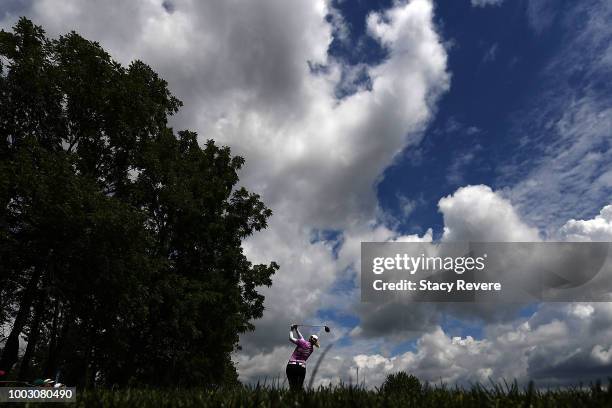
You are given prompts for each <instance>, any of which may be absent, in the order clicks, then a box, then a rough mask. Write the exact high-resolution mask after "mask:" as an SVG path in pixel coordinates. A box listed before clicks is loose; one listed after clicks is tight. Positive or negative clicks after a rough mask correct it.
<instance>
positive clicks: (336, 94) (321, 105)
mask: <svg viewBox="0 0 612 408" xmlns="http://www.w3.org/2000/svg"><path fill="white" fill-rule="evenodd" d="M21 15H25V16H28V17H30V18H31V19H33V20H34V22H35V23H37V24H41V25H42V26H43V27H44V28H45V30H46V31H47V33H48V34H49V35H50V36H53V37H55V36H58V35H60V34H62V33H66V32H68V31H70V30H76V31H77V32H79V33H80V34H82V35H83V36H85V37H86V38H88V39H91V40H95V41H99V42H100V44H101V45H102V46H103V47H104V48H105V49H106V50H108V51H109V52H110V54H111V55H112V56H113V58H115V59H117V61H119V62H120V63H122V64H129V63H130V61H132V60H134V59H142V60H143V61H145V62H146V63H148V64H150V65H151V67H152V68H153V69H154V70H156V71H157V72H159V73H160V75H161V76H162V77H163V78H165V79H166V80H167V81H168V84H169V87H170V89H171V90H172V92H173V93H174V94H175V95H176V96H178V97H179V98H180V99H181V100H182V101H183V102H184V107H183V108H182V110H181V111H180V112H179V114H178V115H176V116H175V117H173V118H172V119H171V121H170V123H171V125H172V126H173V127H174V128H175V129H185V128H187V129H192V130H194V131H197V132H198V134H199V136H200V140H202V141H204V140H206V139H208V138H213V139H215V140H216V141H217V142H218V143H220V144H225V145H228V146H230V147H231V148H232V152H234V153H235V154H240V155H243V156H244V157H245V159H246V167H245V168H244V170H243V173H242V174H241V175H240V177H241V181H242V183H244V185H245V186H246V187H247V188H249V189H250V190H253V191H256V192H258V193H259V194H261V196H262V198H263V200H264V201H265V202H266V204H267V205H268V206H269V207H270V208H272V210H273V211H274V216H273V217H272V218H271V220H270V225H269V227H268V229H267V230H266V231H262V232H260V233H258V234H256V235H254V236H253V237H252V238H250V239H249V240H247V241H245V243H244V245H243V247H244V251H245V253H246V254H247V256H248V257H249V259H251V260H252V261H253V262H257V263H259V262H261V263H267V262H270V261H271V260H275V261H277V262H278V263H279V264H280V265H281V269H280V270H279V272H278V273H277V274H276V275H275V276H274V279H273V285H272V287H271V288H263V289H262V293H263V294H264V295H265V296H266V303H265V306H266V310H265V312H264V317H263V318H262V319H260V320H258V321H256V322H255V325H256V330H255V331H254V332H253V333H249V334H246V335H244V336H242V337H241V346H242V351H240V352H239V353H237V354H236V356H235V362H236V364H237V367H238V371H239V374H240V377H241V379H242V380H244V381H247V382H248V381H257V380H258V379H261V378H265V377H272V376H276V375H278V373H279V372H280V371H282V370H283V367H284V364H285V363H286V359H287V358H288V356H289V355H290V352H291V348H290V344H289V343H288V341H287V329H288V326H289V324H291V323H293V322H298V321H302V322H311V323H315V322H317V321H319V320H325V322H327V323H328V324H330V325H332V326H333V328H334V330H333V331H332V334H331V335H329V336H328V337H324V338H323V339H322V341H323V342H324V344H325V343H327V344H329V343H334V344H335V346H334V349H332V351H331V352H330V353H329V354H328V355H327V357H326V360H325V361H324V362H323V364H322V365H321V369H320V371H319V378H318V379H317V383H318V384H326V383H329V382H337V381H343V380H344V381H346V380H348V377H347V375H348V374H347V373H349V372H351V370H354V369H355V367H357V366H359V367H360V368H361V369H363V370H366V371H367V372H368V379H369V385H372V386H374V385H377V384H379V383H380V382H381V381H382V379H384V376H385V375H386V374H388V373H389V372H393V371H398V370H406V371H410V372H411V373H414V374H416V375H418V376H419V377H420V378H422V379H424V380H432V381H439V380H443V381H446V382H449V383H466V382H476V381H485V382H487V381H488V379H493V380H501V379H503V378H509V379H513V378H516V379H518V380H519V381H528V380H529V379H532V378H534V379H536V380H537V381H538V382H539V383H540V384H548V385H550V384H553V385H554V384H568V383H574V382H576V381H577V380H579V379H582V380H589V379H591V378H593V375H595V374H594V373H598V372H601V370H603V369H612V343H611V342H610V339H611V338H612V331H611V330H612V329H610V327H612V303H599V304H577V303H576V304H541V305H520V306H516V307H513V306H509V307H507V308H489V309H484V308H478V307H472V308H470V307H461V308H460V307H455V306H451V305H444V304H432V305H425V304H419V305H410V306H409V307H407V306H406V305H398V304H393V303H389V304H385V305H382V306H378V307H374V306H371V305H367V304H362V303H361V302H360V297H359V244H360V242H362V241H393V240H407V239H410V240H424V241H428V240H429V241H430V240H432V239H433V240H466V241H469V240H472V241H475V240H483V241H533V240H600V241H602V240H603V241H611V240H612V206H610V204H612V165H610V163H612V149H611V148H610V141H611V139H612V137H611V129H612V80H611V79H612V45H611V44H612V28H610V24H609V22H610V21H611V20H612V4H611V3H610V2H609V1H605V0H600V1H596V0H585V1H580V2H575V1H564V0H448V1H434V0H409V1H408V0H407V1H399V0H398V1H365V0H353V1H351V0H318V1H313V0H293V1H291V2H287V1H286V0H259V1H257V2H251V1H227V2H218V1H214V0H211V1H198V2H193V1H188V0H165V1H162V0H151V1H145V0H142V1H131V2H125V1H122V0H107V1H105V2H99V1H95V0H63V1H62V2H57V1H55V0H9V1H8V2H2V3H0V27H2V28H3V29H10V27H11V25H12V24H14V22H15V21H16V20H17V18H18V17H19V16H21ZM429 231H431V232H429ZM568 367H569V368H574V369H575V372H576V375H575V376H574V377H571V376H570V377H568V376H567V375H566V374H564V373H567V372H568Z"/></svg>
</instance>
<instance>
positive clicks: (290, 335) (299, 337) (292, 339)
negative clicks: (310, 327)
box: [289, 329, 303, 344]
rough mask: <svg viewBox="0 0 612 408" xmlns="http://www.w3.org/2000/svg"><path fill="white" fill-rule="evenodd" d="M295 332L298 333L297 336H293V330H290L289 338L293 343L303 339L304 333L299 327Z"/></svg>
mask: <svg viewBox="0 0 612 408" xmlns="http://www.w3.org/2000/svg"><path fill="white" fill-rule="evenodd" d="M295 333H296V334H297V337H294V336H293V330H289V340H290V341H291V342H292V343H295V344H297V341H298V340H300V339H303V337H302V334H301V333H300V331H299V330H298V329H295Z"/></svg>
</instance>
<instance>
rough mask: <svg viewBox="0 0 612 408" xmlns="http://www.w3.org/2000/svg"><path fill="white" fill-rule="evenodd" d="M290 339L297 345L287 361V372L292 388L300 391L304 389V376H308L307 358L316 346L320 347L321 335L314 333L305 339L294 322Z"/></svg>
mask: <svg viewBox="0 0 612 408" xmlns="http://www.w3.org/2000/svg"><path fill="white" fill-rule="evenodd" d="M294 334H295V336H294ZM289 340H290V341H291V342H292V343H293V344H295V346H296V347H295V350H293V354H291V358H290V359H289V362H288V363H287V370H286V371H285V372H286V373H287V379H288V380H289V387H290V388H291V390H293V391H299V390H302V387H303V385H304V377H306V360H308V357H310V355H311V354H312V352H313V350H314V347H319V337H317V335H316V334H313V335H312V336H310V337H309V338H308V341H306V340H304V338H303V337H302V334H301V333H300V331H299V330H298V326H297V325H296V324H294V325H293V326H291V330H290V331H289ZM313 346H314V347H313Z"/></svg>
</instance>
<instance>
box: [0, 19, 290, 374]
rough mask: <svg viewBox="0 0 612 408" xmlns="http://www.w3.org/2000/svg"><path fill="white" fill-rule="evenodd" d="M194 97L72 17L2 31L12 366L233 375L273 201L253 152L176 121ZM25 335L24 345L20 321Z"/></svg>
mask: <svg viewBox="0 0 612 408" xmlns="http://www.w3.org/2000/svg"><path fill="white" fill-rule="evenodd" d="M180 106H181V102H180V101H179V100H178V99H176V98H175V97H174V96H173V95H172V94H171V93H170V92H169V91H168V88H167V83H166V82H165V81H164V80H163V79H161V78H159V76H158V75H157V74H156V73H155V72H154V71H153V70H152V69H151V68H150V67H148V66H147V65H146V64H144V63H142V62H140V61H135V62H133V63H132V64H130V66H129V67H127V68H124V67H123V66H121V65H120V64H119V63H117V62H115V61H113V60H112V59H111V57H110V56H109V55H108V54H107V53H106V52H105V51H104V50H103V49H102V48H101V47H100V46H99V45H98V44H97V43H95V42H90V41H87V40H85V39H83V38H82V37H80V36H79V35H78V34H76V33H74V32H72V33H69V34H67V35H65V36H62V37H60V38H59V39H57V40H50V39H48V38H46V37H45V34H44V31H43V30H42V28H40V27H38V26H35V25H34V24H32V22H30V21H29V20H27V19H25V18H22V19H20V20H19V22H18V23H17V25H16V26H15V27H14V29H13V32H12V33H9V32H4V31H2V32H0V140H1V141H0V206H1V207H0V260H1V261H2V264H1V269H0V324H2V325H7V324H9V325H10V327H11V331H10V334H9V336H8V338H7V339H6V340H5V342H4V347H3V350H2V355H1V356H0V369H3V370H5V371H10V370H12V369H13V368H14V367H16V364H17V363H18V362H19V360H21V361H20V362H19V370H14V369H13V373H12V374H11V375H16V374H15V372H16V371H18V373H19V376H21V377H24V378H26V377H27V376H30V375H32V374H38V375H41V374H45V375H46V376H52V375H55V373H57V372H58V371H59V370H61V372H62V376H63V377H64V381H66V382H69V383H73V384H80V385H91V384H93V383H94V382H97V383H103V384H104V383H106V384H119V385H125V384H134V383H136V384H137V383H146V384H163V385H172V384H185V385H189V384H195V383H210V384H212V383H214V384H223V383H228V382H232V381H235V380H236V371H235V369H234V367H233V365H232V362H231V359H230V353H231V352H232V351H234V350H235V349H236V348H237V346H238V335H239V334H240V333H243V332H245V331H248V330H252V329H253V324H252V320H253V319H256V318H259V317H261V316H262V313H263V296H262V295H261V294H260V293H259V292H258V291H257V289H258V287H260V286H262V285H267V286H269V285H271V275H272V274H273V273H274V272H275V271H276V270H277V269H278V265H276V263H274V262H272V263H270V264H269V265H253V264H251V263H250V262H249V261H248V259H247V258H246V257H245V255H244V254H243V251H242V247H241V242H242V240H243V239H244V238H246V237H248V236H250V235H251V234H253V233H254V232H255V231H259V230H261V229H263V228H265V227H266V226H267V224H266V222H267V219H268V218H269V217H270V216H271V214H272V213H271V211H270V210H269V209H268V208H266V207H265V205H264V204H263V203H262V202H261V200H260V197H259V196H258V195H256V194H253V193H250V192H248V191H247V190H246V189H244V188H239V187H237V184H238V181H239V179H238V171H239V169H240V168H241V166H242V165H243V163H244V160H243V159H242V158H241V157H233V156H232V155H231V152H230V149H229V148H227V147H218V146H217V145H215V143H214V142H213V141H211V140H209V141H208V142H206V143H205V145H203V146H200V144H199V143H198V140H197V135H196V134H195V133H193V132H189V131H182V132H178V134H175V133H174V132H173V130H172V129H171V128H169V127H168V117H169V116H170V115H172V114H174V113H176V112H177V110H178V109H179V107H180ZM20 336H25V338H26V340H27V346H26V349H25V350H24V352H23V354H22V355H21V359H20V358H19V357H20V355H19V354H20V353H18V350H17V349H18V344H19V340H18V339H19V337H20Z"/></svg>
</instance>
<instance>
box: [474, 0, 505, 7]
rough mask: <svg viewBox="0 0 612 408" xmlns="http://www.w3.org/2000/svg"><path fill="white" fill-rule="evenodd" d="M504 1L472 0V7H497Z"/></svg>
mask: <svg viewBox="0 0 612 408" xmlns="http://www.w3.org/2000/svg"><path fill="white" fill-rule="evenodd" d="M503 1H504V0H472V6H473V7H486V6H499V5H501V4H502V3H503Z"/></svg>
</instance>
